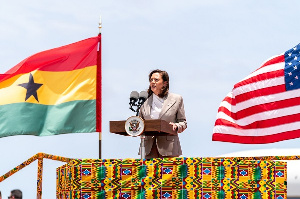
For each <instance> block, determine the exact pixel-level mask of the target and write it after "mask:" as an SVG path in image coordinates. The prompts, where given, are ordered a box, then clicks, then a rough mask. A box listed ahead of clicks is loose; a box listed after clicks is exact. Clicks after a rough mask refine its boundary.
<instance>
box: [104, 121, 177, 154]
mask: <svg viewBox="0 0 300 199" xmlns="http://www.w3.org/2000/svg"><path fill="white" fill-rule="evenodd" d="M125 122H126V121H125V120H122V121H110V122H109V131H110V132H111V133H115V134H118V135H124V136H129V135H128V134H127V133H126V131H125ZM144 123H145V128H144V133H142V134H141V135H140V137H141V158H142V159H144V158H145V145H144V138H145V136H153V135H155V136H160V135H177V132H174V131H173V129H172V125H170V124H169V122H166V121H164V120H144Z"/></svg>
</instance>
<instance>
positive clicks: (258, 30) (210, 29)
mask: <svg viewBox="0 0 300 199" xmlns="http://www.w3.org/2000/svg"><path fill="white" fill-rule="evenodd" d="M299 6H300V2H299V1H296V0H291V1H289V2H288V3H286V2H285V1H282V0H272V1H271V0H266V1H259V0H255V1H253V0H251V1H250V0H244V1H238V0H225V1H224V0H223V1H221V0H209V1H199V0H187V1H184V2H183V1H179V0H166V1H159V0H152V1H145V0H142V1H141V0H140V1H137V0H129V1H122V0H115V1H103V0H89V1H85V2H83V1H79V0H73V1H70V0H67V1H58V0H52V1H48V0H45V1H38V0H29V1H21V0H11V1H7V2H5V3H2V4H1V7H0V47H1V51H0V72H1V73H4V72H5V71H7V70H8V69H9V68H11V67H13V66H14V65H16V64H17V63H18V62H20V61H21V60H23V59H25V58H26V57H28V56H30V55H32V54H34V53H37V52H40V51H43V50H47V49H51V48H54V47H58V46H62V45H66V44H69V43H72V42H76V41H79V40H82V39H85V38H88V37H93V36H96V35H97V34H98V21H99V16H100V15H101V16H102V22H103V28H102V51H103V53H102V58H103V62H102V64H103V65H102V72H103V101H102V102H103V114H102V117H103V119H102V122H103V143H102V145H103V148H102V156H103V158H139V156H138V154H137V151H138V146H139V139H138V138H131V137H123V136H118V135H114V134H111V133H109V126H108V125H109V121H111V120H125V119H127V118H128V117H130V116H132V115H134V113H133V112H131V111H130V110H129V105H128V102H129V95H130V92H131V91H132V90H137V91H141V90H145V89H147V87H148V81H147V78H148V73H149V72H150V71H151V70H153V69H156V68H160V69H163V70H166V71H168V73H169V75H170V91H171V92H174V93H178V94H181V95H182V96H183V99H184V103H185V110H186V117H187V121H188V128H187V130H186V131H185V132H184V133H183V134H181V135H180V140H181V144H182V148H183V156H186V157H204V156H217V155H220V154H225V153H232V152H236V151H241V150H254V149H255V150H257V149H274V148H277V149H278V148H297V147H298V145H299V144H298V143H299V139H294V140H289V141H283V142H278V143H274V144H266V145H242V144H233V143H222V142H212V141H211V136H212V129H213V126H214V122H215V118H216V114H217V109H218V106H219V104H220V102H221V101H222V100H223V98H224V97H225V96H226V95H227V93H228V92H230V91H231V89H232V87H233V85H234V84H235V83H237V82H238V81H239V80H241V79H243V78H244V77H246V76H247V75H248V74H250V73H251V72H252V71H254V70H255V69H257V68H258V67H259V66H260V65H261V63H262V62H264V61H265V60H266V59H268V58H270V57H271V56H274V55H277V54H280V53H282V52H284V51H285V50H288V49H290V48H291V47H293V46H295V45H296V44H298V43H299V42H300V38H299V31H300V28H299V26H297V21H298V20H297V19H298V15H299V14H297V13H298V12H299V11H298V9H299ZM0 97H3V96H0ZM0 130H1V129H0ZM0 150H1V151H2V153H0V161H1V167H0V175H3V174H4V173H6V172H7V171H9V170H10V169H12V168H14V167H15V166H17V165H19V164H20V163H22V162H23V161H25V160H27V159H28V158H30V157H31V156H33V155H34V154H36V153H38V152H44V153H49V154H53V155H59V156H64V157H69V158H98V134H97V133H86V134H67V135H59V136H52V137H34V136H14V137H6V138H1V139H0ZM62 164H63V163H60V162H56V161H51V160H45V162H44V180H43V185H44V186H43V198H55V190H56V187H55V183H56V182H55V169H56V168H57V167H58V166H60V165H62ZM36 176H37V162H35V163H33V164H32V165H30V166H28V167H26V168H25V169H23V170H22V171H20V172H18V173H17V174H15V175H13V176H12V177H10V178H8V179H7V180H5V181H3V182H2V183H0V190H1V191H2V195H3V197H7V196H8V195H9V192H10V190H11V189H15V188H20V189H21V190H23V192H24V198H25V199H26V198H34V197H36Z"/></svg>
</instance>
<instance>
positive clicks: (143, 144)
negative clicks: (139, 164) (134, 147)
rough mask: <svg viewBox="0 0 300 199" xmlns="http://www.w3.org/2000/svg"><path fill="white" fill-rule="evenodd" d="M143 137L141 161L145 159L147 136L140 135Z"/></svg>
mask: <svg viewBox="0 0 300 199" xmlns="http://www.w3.org/2000/svg"><path fill="white" fill-rule="evenodd" d="M140 137H141V151H140V153H141V159H145V138H146V136H145V134H144V133H143V134H142V135H140Z"/></svg>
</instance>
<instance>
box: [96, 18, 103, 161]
mask: <svg viewBox="0 0 300 199" xmlns="http://www.w3.org/2000/svg"><path fill="white" fill-rule="evenodd" d="M101 28H102V19H101V16H100V18H99V37H100V43H99V49H98V54H97V56H98V57H97V62H98V63H97V79H100V81H99V80H97V83H99V82H102V81H101V80H102V70H101V69H102V63H101V62H102V60H101V59H102V57H101V54H102V52H101V50H102V49H101V46H102V40H101ZM101 87H102V85H98V86H97V88H98V89H100V90H102V88H101ZM99 93H100V92H99V91H98V92H97V94H98V95H97V97H98V98H100V100H101V101H102V91H101V94H99ZM98 106H100V107H98V109H97V111H98V112H100V114H101V116H100V117H101V118H100V119H101V120H102V102H100V104H98ZM98 120H99V118H98V119H97V121H98ZM101 126H102V124H100V126H99V124H98V128H99V129H100V131H99V159H102V132H101V131H102V128H101Z"/></svg>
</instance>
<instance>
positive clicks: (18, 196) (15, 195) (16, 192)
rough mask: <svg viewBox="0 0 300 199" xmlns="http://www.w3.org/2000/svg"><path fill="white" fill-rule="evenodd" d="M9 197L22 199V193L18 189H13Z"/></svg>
mask: <svg viewBox="0 0 300 199" xmlns="http://www.w3.org/2000/svg"><path fill="white" fill-rule="evenodd" d="M11 196H14V197H15V198H16V199H22V191H21V190H20V189H14V190H12V191H11Z"/></svg>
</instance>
